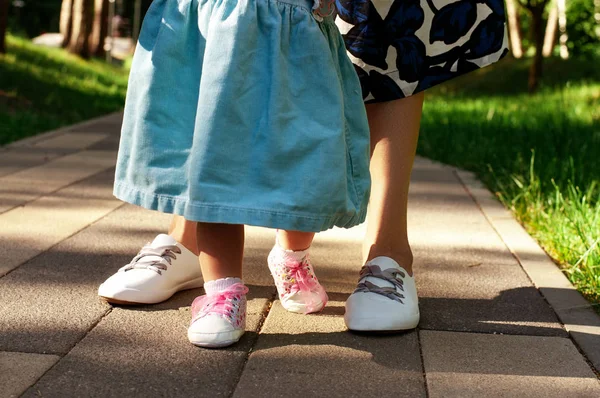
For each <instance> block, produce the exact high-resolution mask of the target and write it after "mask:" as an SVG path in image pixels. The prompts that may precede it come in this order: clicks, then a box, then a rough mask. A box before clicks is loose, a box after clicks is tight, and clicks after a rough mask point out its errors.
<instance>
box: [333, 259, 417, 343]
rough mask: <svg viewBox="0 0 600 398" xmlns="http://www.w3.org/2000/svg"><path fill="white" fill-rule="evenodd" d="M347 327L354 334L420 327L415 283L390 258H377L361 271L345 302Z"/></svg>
mask: <svg viewBox="0 0 600 398" xmlns="http://www.w3.org/2000/svg"><path fill="white" fill-rule="evenodd" d="M344 321H345V322H346V326H347V327H348V329H350V330H355V331H373V332H375V331H379V332H386V331H402V330H410V329H414V328H416V327H417V325H418V324H419V299H418V297H417V287H416V286H415V279H414V278H413V277H411V276H409V275H408V272H406V271H405V270H404V268H402V267H400V266H399V265H398V263H397V262H395V261H394V260H392V259H391V258H389V257H377V258H374V259H373V260H371V261H369V262H368V263H367V264H365V266H364V267H363V268H362V269H361V271H360V279H359V280H358V286H357V287H356V290H355V291H354V293H352V294H351V295H350V297H349V298H348V300H347V301H346V314H345V315H344Z"/></svg>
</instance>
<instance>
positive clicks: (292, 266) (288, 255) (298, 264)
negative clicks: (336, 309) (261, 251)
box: [268, 244, 327, 314]
mask: <svg viewBox="0 0 600 398" xmlns="http://www.w3.org/2000/svg"><path fill="white" fill-rule="evenodd" d="M268 263H269V270H270V271H271V275H272V276H273V280H274V281H275V286H277V292H278V293H279V299H280V300H281V305H282V306H283V308H285V309H286V310H288V311H290V312H297V313H300V314H310V313H312V312H319V311H321V310H322V309H323V307H325V304H327V293H325V289H323V286H321V285H320V284H319V280H318V279H317V277H316V276H315V271H314V270H313V267H312V265H311V264H310V261H309V258H308V250H304V251H297V252H295V251H292V250H285V249H283V248H281V247H280V246H279V245H277V244H275V247H273V250H271V253H270V254H269V258H268Z"/></svg>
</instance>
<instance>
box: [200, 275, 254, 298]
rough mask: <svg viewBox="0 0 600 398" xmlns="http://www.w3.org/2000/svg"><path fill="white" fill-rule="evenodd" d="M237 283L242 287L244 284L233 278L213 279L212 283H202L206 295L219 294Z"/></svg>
mask: <svg viewBox="0 0 600 398" xmlns="http://www.w3.org/2000/svg"><path fill="white" fill-rule="evenodd" d="M238 283H239V284H242V285H243V284H244V282H242V280H241V279H240V278H235V277H227V278H221V279H215V280H212V281H208V282H204V291H205V292H206V294H214V293H217V292H221V291H223V290H225V289H227V288H230V287H231V286H233V285H235V284H238Z"/></svg>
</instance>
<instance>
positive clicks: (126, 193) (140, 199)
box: [113, 184, 367, 232]
mask: <svg viewBox="0 0 600 398" xmlns="http://www.w3.org/2000/svg"><path fill="white" fill-rule="evenodd" d="M113 194H114V196H115V197H116V198H117V199H120V200H122V201H124V202H127V203H131V204H133V205H137V206H141V207H143V208H145V209H149V210H156V211H159V212H161V213H170V214H176V215H180V216H182V217H184V218H185V219H186V220H188V221H197V222H207V223H222V224H243V225H252V226H256V227H266V228H273V229H283V230H288V231H303V232H321V231H326V230H328V229H331V228H333V227H340V228H351V227H354V226H356V225H359V224H361V223H363V222H364V221H365V218H366V215H367V207H366V205H365V206H363V208H361V209H360V210H359V211H358V212H355V213H353V214H348V213H344V214H334V215H327V216H320V215H312V214H310V215H308V214H297V213H296V214H294V213H292V212H289V211H285V212H283V211H282V212H277V211H273V210H265V209H249V208H238V207H230V206H222V205H216V204H207V203H197V202H190V201H189V200H187V199H184V198H178V197H173V196H166V195H159V194H154V193H148V192H142V191H139V190H137V189H134V188H131V187H129V186H126V185H121V184H115V187H114V192H113Z"/></svg>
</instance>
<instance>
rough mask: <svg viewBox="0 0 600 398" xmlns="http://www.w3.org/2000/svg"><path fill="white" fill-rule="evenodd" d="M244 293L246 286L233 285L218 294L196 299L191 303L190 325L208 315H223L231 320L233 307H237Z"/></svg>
mask: <svg viewBox="0 0 600 398" xmlns="http://www.w3.org/2000/svg"><path fill="white" fill-rule="evenodd" d="M246 293H248V288H247V287H246V285H244V284H243V283H235V284H233V285H231V286H229V287H228V288H226V289H224V290H221V291H220V292H214V293H212V294H206V295H204V296H200V297H196V299H195V300H194V301H193V302H192V323H194V322H195V321H196V320H198V319H199V318H202V317H203V316H206V315H208V314H219V315H224V316H226V317H228V318H230V319H231V317H232V316H233V310H234V308H235V306H236V305H239V303H240V301H241V299H242V296H244V295H245V294H246Z"/></svg>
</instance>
